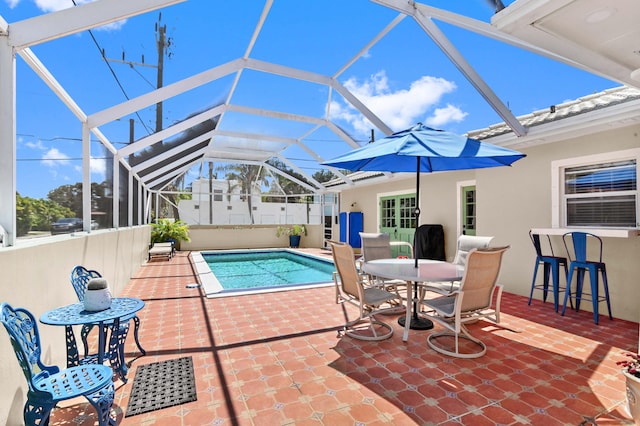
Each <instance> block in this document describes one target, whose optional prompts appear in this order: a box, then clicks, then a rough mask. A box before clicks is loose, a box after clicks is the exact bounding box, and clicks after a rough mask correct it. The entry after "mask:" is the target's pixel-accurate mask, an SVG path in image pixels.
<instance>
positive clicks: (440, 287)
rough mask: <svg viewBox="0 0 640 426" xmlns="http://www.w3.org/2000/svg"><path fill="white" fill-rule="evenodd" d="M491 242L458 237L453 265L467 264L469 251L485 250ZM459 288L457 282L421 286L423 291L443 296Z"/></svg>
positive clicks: (484, 239) (486, 239) (464, 236)
mask: <svg viewBox="0 0 640 426" xmlns="http://www.w3.org/2000/svg"><path fill="white" fill-rule="evenodd" d="M492 240H493V237H484V236H476V235H460V236H459V237H458V241H457V243H456V255H455V257H454V258H453V263H454V264H456V265H460V266H465V265H466V264H467V256H469V252H470V251H471V250H473V249H474V248H476V249H482V248H487V247H489V244H491V241H492ZM459 288H460V282H459V281H449V282H433V283H425V285H423V286H422V290H423V291H432V292H435V293H439V294H443V295H446V294H449V293H451V292H453V291H455V290H457V289H459Z"/></svg>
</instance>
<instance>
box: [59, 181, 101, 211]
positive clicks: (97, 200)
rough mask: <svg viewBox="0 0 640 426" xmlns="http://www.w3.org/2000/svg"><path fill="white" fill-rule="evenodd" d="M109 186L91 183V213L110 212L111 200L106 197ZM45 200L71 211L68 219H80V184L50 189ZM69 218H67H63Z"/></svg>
mask: <svg viewBox="0 0 640 426" xmlns="http://www.w3.org/2000/svg"><path fill="white" fill-rule="evenodd" d="M108 190H109V185H108V184H107V183H106V182H103V183H96V182H92V183H91V211H99V212H104V213H108V214H109V215H108V216H109V217H110V213H111V210H112V208H111V207H112V199H111V197H110V196H108V195H107V193H108V192H109V191H108ZM47 198H48V199H49V200H51V201H53V202H55V203H57V204H58V205H60V206H63V207H67V208H68V209H69V210H71V212H72V214H71V216H70V217H82V182H76V183H74V184H72V185H62V186H59V187H57V188H55V189H52V190H51V191H49V193H48V194H47ZM63 217H69V216H63Z"/></svg>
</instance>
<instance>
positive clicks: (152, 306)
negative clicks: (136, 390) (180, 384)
mask: <svg viewBox="0 0 640 426" xmlns="http://www.w3.org/2000/svg"><path fill="white" fill-rule="evenodd" d="M187 255H188V253H186V252H180V253H178V256H176V257H174V258H173V259H172V260H170V261H162V262H150V263H148V264H146V265H145V266H143V267H142V268H140V271H139V272H138V275H137V276H136V277H135V278H134V279H132V280H131V282H130V284H129V286H128V287H127V289H126V291H125V294H123V296H131V297H139V298H142V299H143V300H144V301H145V303H146V306H145V308H144V309H143V310H142V311H140V312H139V316H140V319H141V321H142V324H141V340H142V344H143V346H144V347H145V349H147V355H146V356H143V357H140V354H139V353H138V352H135V350H136V349H137V348H136V346H135V343H133V339H129V340H128V342H127V350H128V352H127V361H129V362H130V364H131V369H130V371H129V382H128V383H127V384H122V383H121V382H117V389H116V401H115V403H114V407H116V410H117V412H118V414H119V416H118V424H122V425H134V424H135V425H138V424H145V425H153V424H155V425H158V424H171V425H174V424H183V425H205V424H211V425H218V424H238V425H274V424H296V425H301V424H316V425H322V424H324V425H342V424H348V425H353V424H358V425H361V424H362V425H364V424H367V425H374V424H394V425H405V424H406V425H412V424H425V425H428V424H447V423H450V424H461V423H462V424H473V425H482V424H534V425H535V424H545V425H553V424H558V425H560V424H572V425H579V424H596V423H597V424H607V425H616V424H632V422H631V421H630V420H628V419H627V417H626V415H625V413H624V397H625V393H624V379H623V377H622V376H621V374H620V373H619V368H618V367H617V366H616V364H615V362H616V361H618V360H620V359H622V353H623V352H625V351H626V350H629V349H632V348H635V345H636V344H637V330H638V324H636V323H631V322H627V321H623V320H618V319H616V320H614V321H609V320H608V319H605V318H603V319H602V320H601V321H600V325H599V326H595V325H594V324H593V319H592V314H591V313H589V312H580V313H575V312H573V311H571V312H570V313H568V314H567V315H566V316H565V317H562V316H560V315H559V314H556V313H555V312H554V311H553V305H552V304H551V303H547V304H543V303H541V302H540V301H535V302H534V303H533V304H532V306H527V299H526V298H524V297H521V296H516V295H513V294H509V293H505V294H504V296H503V309H502V312H503V315H504V316H503V319H502V323H503V325H505V326H508V327H510V328H513V329H514V330H517V331H518V332H513V331H509V330H506V329H503V328H500V327H496V326H493V325H491V324H490V323H488V322H480V323H478V324H476V325H473V326H472V334H474V335H475V336H477V337H480V338H481V339H482V340H483V341H485V343H487V346H488V351H487V354H486V355H485V356H484V357H482V358H479V359H475V360H462V359H454V358H449V357H445V356H442V355H440V354H437V353H436V352H434V351H432V350H430V349H429V348H428V346H427V344H426V336H427V333H429V331H413V330H412V331H411V332H410V334H409V341H408V342H406V343H405V342H402V340H401V332H400V326H398V325H397V324H396V317H395V316H388V317H382V318H383V319H385V321H388V322H390V323H393V324H394V327H396V328H395V329H396V333H395V334H394V336H393V337H392V338H391V339H389V340H386V341H383V342H361V341H357V340H353V339H351V338H349V337H342V338H338V337H337V330H338V329H340V327H341V325H342V324H343V320H344V317H343V313H342V309H341V307H340V306H338V305H336V304H335V303H334V300H335V299H334V289H333V287H325V288H315V289H308V290H297V291H291V292H280V293H268V294H262V295H255V296H236V297H226V298H218V299H206V298H205V297H203V296H202V295H201V293H200V290H199V289H198V288H189V287H188V284H191V283H194V282H195V279H196V278H195V275H194V272H193V269H192V267H191V264H190V262H189V260H188V256H187ZM507 284H508V283H507ZM507 287H508V285H507ZM436 327H437V326H436ZM605 342H606V343H605ZM189 355H190V356H192V357H193V363H194V370H195V379H196V387H197V392H198V400H197V401H194V402H190V403H186V404H183V405H179V406H174V407H169V408H165V409H162V410H157V411H152V412H149V413H145V414H140V415H136V416H132V417H124V413H125V412H126V407H127V403H128V398H129V392H130V391H131V386H132V383H133V378H134V376H135V372H136V368H137V367H138V366H140V365H143V364H147V363H150V362H154V361H161V360H166V359H171V358H178V357H180V356H189ZM72 402H73V404H71V405H69V406H66V407H63V408H58V409H55V410H54V411H53V416H52V420H51V424H52V425H69V424H74V425H75V424H92V423H91V421H92V420H94V419H95V413H93V411H92V409H91V408H90V406H87V404H85V403H84V402H82V401H81V400H74V401H72Z"/></svg>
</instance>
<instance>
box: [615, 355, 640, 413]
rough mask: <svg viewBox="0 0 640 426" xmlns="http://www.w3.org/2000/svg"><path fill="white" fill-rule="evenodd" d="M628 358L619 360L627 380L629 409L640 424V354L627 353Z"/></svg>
mask: <svg viewBox="0 0 640 426" xmlns="http://www.w3.org/2000/svg"><path fill="white" fill-rule="evenodd" d="M625 355H626V356H627V357H628V359H625V360H623V361H618V362H617V363H616V364H618V365H620V366H622V374H624V377H625V379H626V381H627V386H626V387H627V410H628V411H629V414H630V415H631V418H633V420H634V421H635V423H636V424H640V354H633V353H627V354H625Z"/></svg>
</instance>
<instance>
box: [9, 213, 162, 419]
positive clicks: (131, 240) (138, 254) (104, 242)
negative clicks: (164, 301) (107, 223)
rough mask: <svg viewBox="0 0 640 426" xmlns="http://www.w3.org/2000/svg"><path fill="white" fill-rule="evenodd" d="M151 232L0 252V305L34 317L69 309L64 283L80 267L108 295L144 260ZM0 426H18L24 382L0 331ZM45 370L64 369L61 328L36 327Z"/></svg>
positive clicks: (66, 238)
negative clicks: (103, 284) (103, 283)
mask: <svg viewBox="0 0 640 426" xmlns="http://www.w3.org/2000/svg"><path fill="white" fill-rule="evenodd" d="M150 234H151V227H149V226H140V227H134V228H126V229H122V230H104V231H95V232H92V233H91V234H80V235H78V236H70V235H63V236H57V237H54V238H48V239H46V240H41V241H31V242H20V243H19V244H18V245H16V246H15V247H6V248H2V249H0V271H2V274H1V277H2V278H0V280H1V283H2V285H0V301H2V302H8V303H9V304H11V305H12V306H14V307H25V308H27V309H29V310H30V311H31V312H32V313H33V314H34V316H35V317H36V319H37V318H39V317H40V315H41V314H42V313H44V312H45V311H47V310H49V309H52V308H55V307H58V306H63V305H67V304H69V303H74V302H76V301H77V296H76V294H75V292H74V291H73V288H72V286H71V283H70V281H69V274H70V273H71V269H73V267H74V266H76V265H84V266H86V267H87V268H90V269H96V270H98V271H100V273H101V274H102V275H103V276H104V277H105V278H106V279H107V281H108V282H109V287H110V289H111V292H112V293H113V294H114V295H118V294H119V292H120V291H121V290H122V289H123V288H124V286H126V285H127V284H128V283H129V279H130V278H131V277H132V276H133V274H134V273H135V272H136V271H137V270H138V268H139V267H140V265H142V264H143V263H144V262H145V261H146V260H147V249H148V244H149V239H150ZM0 328H1V329H2V331H0V342H1V343H0V382H1V383H2V386H0V424H7V425H21V424H23V420H22V408H23V406H24V403H25V401H26V381H25V378H24V376H23V374H22V370H21V369H20V367H19V364H18V361H17V360H16V357H15V354H14V352H13V349H12V348H11V344H10V343H9V338H8V335H7V333H6V331H5V330H4V327H0ZM38 328H39V330H40V337H41V339H42V345H43V346H42V359H43V361H44V363H45V364H55V365H59V366H64V365H65V363H66V354H65V343H64V342H65V337H64V327H54V326H48V325H44V324H38Z"/></svg>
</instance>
